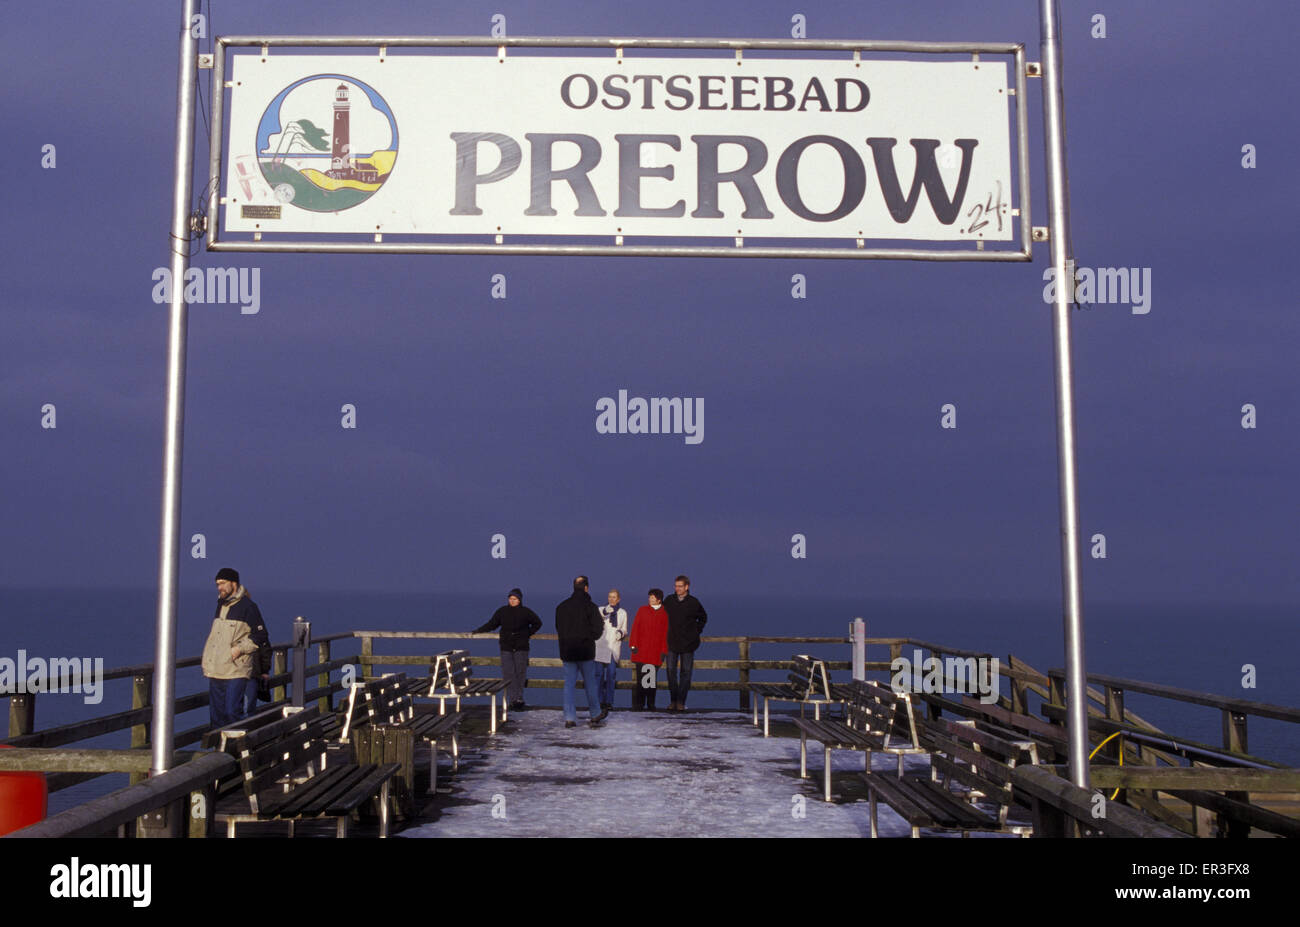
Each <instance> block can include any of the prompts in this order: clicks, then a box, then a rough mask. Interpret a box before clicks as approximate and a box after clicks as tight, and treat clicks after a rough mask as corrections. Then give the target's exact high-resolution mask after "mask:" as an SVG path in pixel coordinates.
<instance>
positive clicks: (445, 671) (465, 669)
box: [429, 650, 473, 695]
mask: <svg viewBox="0 0 1300 927" xmlns="http://www.w3.org/2000/svg"><path fill="white" fill-rule="evenodd" d="M472 672H473V665H472V663H471V661H470V656H469V651H468V650H448V651H447V652H446V653H440V654H438V655H437V656H436V657H434V658H433V665H432V666H430V667H429V692H430V694H432V693H436V692H444V693H447V694H449V695H456V694H458V693H459V692H460V691H461V689H463V688H465V686H467V685H469V680H470V676H471V675H472Z"/></svg>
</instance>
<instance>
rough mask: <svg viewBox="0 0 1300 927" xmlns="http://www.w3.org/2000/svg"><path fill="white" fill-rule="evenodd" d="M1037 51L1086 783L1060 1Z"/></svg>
mask: <svg viewBox="0 0 1300 927" xmlns="http://www.w3.org/2000/svg"><path fill="white" fill-rule="evenodd" d="M1039 20H1040V24H1041V31H1040V35H1041V38H1042V55H1043V131H1044V134H1045V136H1046V139H1045V141H1046V150H1047V211H1048V222H1049V228H1050V236H1051V252H1052V267H1053V269H1054V270H1055V274H1056V300H1055V303H1054V305H1053V307H1052V333H1053V343H1054V345H1055V353H1056V450H1057V462H1058V465H1059V468H1060V480H1061V581H1062V585H1063V594H1064V599H1065V602H1064V604H1065V673H1066V708H1067V712H1066V718H1067V730H1068V737H1069V743H1070V781H1071V782H1073V783H1074V784H1075V785H1077V786H1079V787H1080V788H1085V789H1086V788H1088V697H1087V691H1086V689H1085V685H1086V681H1085V671H1084V661H1083V597H1082V593H1081V591H1080V588H1079V503H1078V487H1077V483H1076V473H1075V462H1074V377H1073V372H1072V369H1071V365H1072V358H1071V354H1070V309H1071V307H1072V305H1073V303H1074V257H1073V250H1072V248H1071V244H1070V178H1069V174H1068V172H1067V171H1066V165H1065V95H1064V91H1063V89H1062V86H1061V38H1060V22H1061V4H1060V0H1039Z"/></svg>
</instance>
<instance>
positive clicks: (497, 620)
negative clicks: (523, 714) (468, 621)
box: [474, 588, 542, 711]
mask: <svg viewBox="0 0 1300 927" xmlns="http://www.w3.org/2000/svg"><path fill="white" fill-rule="evenodd" d="M506 603H507V604H505V605H502V606H501V607H500V608H498V609H497V610H496V611H495V612H493V613H492V617H491V618H489V619H488V620H487V622H486V623H485V624H484V625H483V626H482V627H479V628H475V629H474V633H475V634H485V633H487V632H488V631H495V630H496V629H497V628H500V629H501V633H500V634H498V635H497V640H498V642H499V643H500V645H501V678H502V679H504V680H505V681H506V686H507V690H506V691H507V694H508V695H509V697H510V710H511V711H523V710H524V708H525V707H526V706H525V705H524V686H526V685H528V644H529V638H531V637H532V636H533V635H534V634H536V633H537V632H538V631H540V630H541V629H542V619H540V618H538V617H537V614H536V613H535V612H534V611H533V610H532V609H531V608H528V607H526V606H525V605H524V604H523V603H524V594H523V592H521V591H520V590H519V589H517V588H516V589H511V590H510V594H509V595H508V596H506Z"/></svg>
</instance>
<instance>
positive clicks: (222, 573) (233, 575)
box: [217, 567, 239, 586]
mask: <svg viewBox="0 0 1300 927" xmlns="http://www.w3.org/2000/svg"><path fill="white" fill-rule="evenodd" d="M217 579H228V580H230V581H231V582H232V583H234V584H235V585H236V586H238V585H239V574H238V573H237V572H235V571H234V570H232V569H231V568H230V567H222V568H221V569H219V570H217Z"/></svg>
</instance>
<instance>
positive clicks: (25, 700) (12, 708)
mask: <svg viewBox="0 0 1300 927" xmlns="http://www.w3.org/2000/svg"><path fill="white" fill-rule="evenodd" d="M34 730H36V693H35V692H27V693H25V694H19V693H17V692H15V693H14V694H13V695H11V696H9V736H10V737H18V736H19V735H21V734H30V733H31V732H32V731H34Z"/></svg>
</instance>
